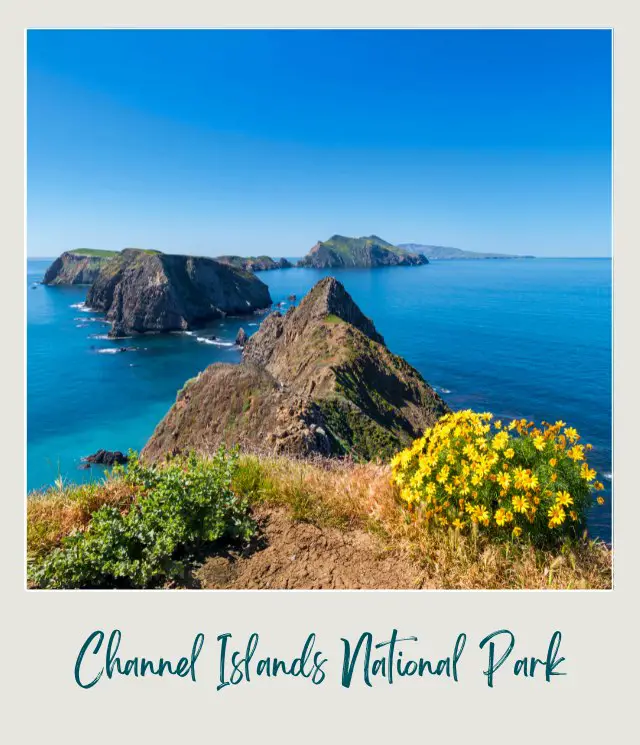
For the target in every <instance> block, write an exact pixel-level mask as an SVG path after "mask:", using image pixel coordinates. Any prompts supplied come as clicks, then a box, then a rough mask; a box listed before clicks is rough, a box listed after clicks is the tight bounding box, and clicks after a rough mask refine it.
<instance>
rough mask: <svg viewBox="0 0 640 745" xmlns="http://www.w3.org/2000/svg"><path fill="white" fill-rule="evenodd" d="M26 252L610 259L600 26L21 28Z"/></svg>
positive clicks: (606, 70)
mask: <svg viewBox="0 0 640 745" xmlns="http://www.w3.org/2000/svg"><path fill="white" fill-rule="evenodd" d="M27 44H28V47H27V49H28V54H27V134H28V137H27V169H28V170H27V176H28V254H29V255H31V256H53V255H57V254H59V253H61V252H62V251H63V250H66V249H69V248H73V247H79V246H84V247H94V248H122V247H125V246H139V247H145V248H156V249H159V250H161V251H166V252H172V253H196V254H206V255H213V256H215V255H217V254H222V253H238V254H245V255H250V254H256V253H268V254H271V255H274V256H301V255H303V254H304V253H306V251H307V250H308V249H309V248H310V247H311V246H312V245H313V244H314V243H315V242H316V241H317V240H322V239H326V238H328V237H330V236H331V235H332V234H334V233H341V234H344V235H358V236H359V235H370V234H376V235H380V236H382V237H383V238H385V239H386V240H389V241H391V242H393V243H400V242H416V243H428V244H437V245H447V246H457V247H460V248H465V249H469V250H478V251H504V252H510V253H533V254H535V255H537V256H607V255H610V252H611V245H610V229H611V218H610V196H611V175H610V171H611V37H610V34H609V32H608V31H30V32H28V38H27Z"/></svg>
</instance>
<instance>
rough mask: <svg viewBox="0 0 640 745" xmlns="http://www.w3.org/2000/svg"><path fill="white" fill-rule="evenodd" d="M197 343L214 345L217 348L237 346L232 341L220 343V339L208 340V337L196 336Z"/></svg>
mask: <svg viewBox="0 0 640 745" xmlns="http://www.w3.org/2000/svg"><path fill="white" fill-rule="evenodd" d="M196 341H199V342H200V343H201V344H213V345H214V346H216V347H233V346H235V344H234V343H233V342H232V341H219V340H218V339H207V337H206V336H196Z"/></svg>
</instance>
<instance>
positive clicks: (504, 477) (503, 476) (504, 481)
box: [498, 473, 511, 490]
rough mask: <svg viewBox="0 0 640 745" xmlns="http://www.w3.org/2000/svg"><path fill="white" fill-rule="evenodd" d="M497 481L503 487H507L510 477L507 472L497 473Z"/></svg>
mask: <svg viewBox="0 0 640 745" xmlns="http://www.w3.org/2000/svg"><path fill="white" fill-rule="evenodd" d="M498 483H499V484H500V486H501V487H502V488H503V489H505V490H506V489H508V488H509V484H510V483H511V477H510V476H509V474H508V473H499V474H498Z"/></svg>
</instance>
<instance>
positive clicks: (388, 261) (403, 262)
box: [298, 235, 429, 269]
mask: <svg viewBox="0 0 640 745" xmlns="http://www.w3.org/2000/svg"><path fill="white" fill-rule="evenodd" d="M428 263H429V262H428V260H427V259H426V258H425V257H424V256H422V254H416V253H412V252H411V251H406V250H405V249H403V248H399V247H398V246H394V245H393V244H391V243H388V242H387V241H385V240H383V239H382V238H378V236H377V235H370V236H368V237H362V238H347V237H345V236H343V235H334V236H332V237H331V238H329V240H328V241H319V242H318V243H316V245H315V246H313V248H312V249H311V250H310V251H309V253H308V254H307V255H306V256H305V257H304V258H303V259H300V261H299V262H298V266H301V267H313V268H315V269H326V268H328V267H366V268H371V267H380V266H414V265H418V264H428Z"/></svg>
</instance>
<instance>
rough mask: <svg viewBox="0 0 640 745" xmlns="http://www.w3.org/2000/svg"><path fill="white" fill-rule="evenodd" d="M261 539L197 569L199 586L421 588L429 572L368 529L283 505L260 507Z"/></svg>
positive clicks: (248, 587)
mask: <svg viewBox="0 0 640 745" xmlns="http://www.w3.org/2000/svg"><path fill="white" fill-rule="evenodd" d="M254 517H255V518H256V519H257V521H258V524H259V526H260V531H259V538H258V539H257V540H256V541H255V543H254V545H252V546H251V547H250V548H249V549H247V550H246V551H244V552H238V553H233V552H229V553H225V554H224V555H216V556H211V557H209V558H208V559H206V560H205V562H204V564H203V565H202V566H201V567H200V568H199V569H198V570H197V572H196V573H195V576H194V579H195V581H196V583H197V585H198V586H199V587H201V588H203V589H210V590H213V589H235V590H283V589H285V590H287V589H288V590H294V589H295V590H346V589H349V590H359V589H369V590H372V589H390V590H396V589H414V590H415V589H422V588H424V587H426V586H428V584H427V583H428V580H427V576H426V574H425V573H424V571H422V570H421V569H420V568H419V567H418V566H417V565H415V564H414V563H413V562H411V561H410V560H409V559H408V558H407V557H406V556H403V555H402V554H400V553H399V552H390V551H388V550H385V548H384V546H383V545H382V544H381V542H380V541H379V540H378V539H377V538H376V537H375V536H373V535H371V534H370V533H367V532H365V531H363V530H359V529H351V530H349V532H348V533H347V532H343V531H341V530H339V529H337V528H319V527H317V526H316V525H312V524H310V523H306V522H300V521H296V520H294V519H293V518H292V517H291V515H290V514H289V513H288V511H287V510H285V509H284V508H275V509H274V508H265V507H262V508H259V509H258V510H256V512H255V514H254Z"/></svg>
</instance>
